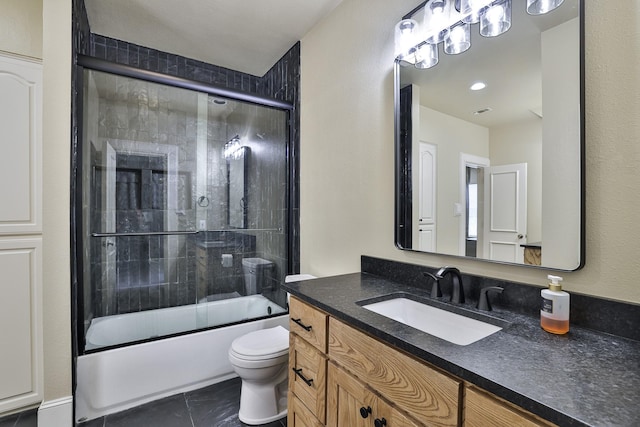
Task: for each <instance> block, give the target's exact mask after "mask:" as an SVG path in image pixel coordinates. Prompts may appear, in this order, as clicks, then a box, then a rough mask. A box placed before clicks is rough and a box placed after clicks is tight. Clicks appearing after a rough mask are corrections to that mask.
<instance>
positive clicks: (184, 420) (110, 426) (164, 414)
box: [105, 394, 193, 427]
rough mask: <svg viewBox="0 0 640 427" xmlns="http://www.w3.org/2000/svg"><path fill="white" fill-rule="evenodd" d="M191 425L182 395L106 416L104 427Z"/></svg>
mask: <svg viewBox="0 0 640 427" xmlns="http://www.w3.org/2000/svg"><path fill="white" fill-rule="evenodd" d="M192 425H193V424H192V423H191V417H190V415H189V410H188V409H187V404H186V402H185V399H184V395H182V394H178V395H175V396H171V397H167V398H165V399H161V400H156V401H155V402H150V403H147V404H145V405H141V406H138V407H136V408H133V409H129V410H127V411H123V412H119V413H117V414H113V415H107V416H106V419H105V427H191V426H192Z"/></svg>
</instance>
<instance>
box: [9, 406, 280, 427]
mask: <svg viewBox="0 0 640 427" xmlns="http://www.w3.org/2000/svg"><path fill="white" fill-rule="evenodd" d="M285 425H286V422H285ZM0 427H38V410H37V409H32V410H30V411H25V412H21V413H19V414H15V415H9V416H7V417H2V418H0Z"/></svg>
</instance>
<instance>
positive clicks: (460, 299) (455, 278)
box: [435, 266, 464, 304]
mask: <svg viewBox="0 0 640 427" xmlns="http://www.w3.org/2000/svg"><path fill="white" fill-rule="evenodd" d="M447 275H451V302H455V303H459V304H462V303H464V288H463V287H462V275H461V274H460V270H458V269H457V268H455V267H448V266H445V267H442V268H441V269H440V270H438V272H437V273H436V274H435V277H437V278H438V279H444V277H445V276H447Z"/></svg>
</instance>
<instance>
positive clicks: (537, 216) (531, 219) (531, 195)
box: [489, 113, 557, 243]
mask: <svg viewBox="0 0 640 427" xmlns="http://www.w3.org/2000/svg"><path fill="white" fill-rule="evenodd" d="M489 139H490V143H489V146H490V150H489V151H490V157H489V158H490V159H491V166H500V165H509V164H514V163H526V164H527V242H530V243H533V242H539V241H541V240H542V217H541V215H542V120H541V119H540V117H538V116H535V115H534V114H533V113H532V114H531V117H530V118H529V119H526V120H522V121H519V122H517V123H511V124H509V125H505V126H500V127H494V128H491V130H490V131H489ZM556 213H557V212H556Z"/></svg>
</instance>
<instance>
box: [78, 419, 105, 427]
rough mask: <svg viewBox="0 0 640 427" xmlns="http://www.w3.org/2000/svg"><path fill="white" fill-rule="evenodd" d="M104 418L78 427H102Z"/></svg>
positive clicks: (86, 422)
mask: <svg viewBox="0 0 640 427" xmlns="http://www.w3.org/2000/svg"><path fill="white" fill-rule="evenodd" d="M104 419H105V417H100V418H96V419H95V420H89V421H85V422H84V423H80V424H78V427H104Z"/></svg>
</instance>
